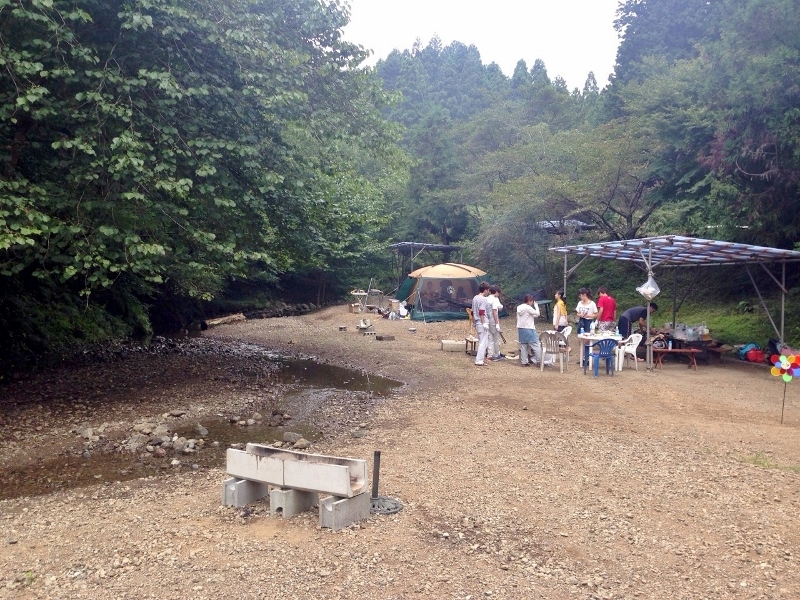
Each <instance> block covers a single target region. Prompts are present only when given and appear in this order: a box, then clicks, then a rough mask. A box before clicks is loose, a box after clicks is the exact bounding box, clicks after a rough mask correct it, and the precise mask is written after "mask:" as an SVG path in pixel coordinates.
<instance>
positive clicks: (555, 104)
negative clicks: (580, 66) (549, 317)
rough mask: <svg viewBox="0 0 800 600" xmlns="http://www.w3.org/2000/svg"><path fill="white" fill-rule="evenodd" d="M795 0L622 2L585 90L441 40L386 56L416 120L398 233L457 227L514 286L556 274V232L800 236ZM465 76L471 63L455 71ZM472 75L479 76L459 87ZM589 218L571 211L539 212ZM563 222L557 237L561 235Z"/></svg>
mask: <svg viewBox="0 0 800 600" xmlns="http://www.w3.org/2000/svg"><path fill="white" fill-rule="evenodd" d="M798 9H800V2H798V1H797V0H735V1H734V0H712V1H710V2H709V1H708V0H628V1H627V2H624V3H622V4H621V6H620V9H619V10H618V20H617V22H616V27H617V29H618V32H619V34H620V38H621V44H620V47H619V51H618V56H617V65H616V67H615V72H614V73H613V74H611V77H610V81H609V83H608V84H607V85H605V86H604V87H602V89H601V84H599V81H604V80H606V74H595V73H588V74H587V79H586V83H585V85H584V86H583V88H582V89H573V90H568V89H567V87H566V85H565V83H564V81H563V80H559V79H555V80H551V79H550V78H549V77H548V74H547V69H546V65H544V64H543V63H542V62H541V61H538V60H537V61H535V63H534V64H533V65H532V66H531V67H530V68H528V65H526V64H525V62H524V61H520V62H519V64H518V65H517V68H516V69H515V71H514V73H513V75H512V76H511V77H504V76H503V75H502V73H499V71H498V69H497V67H496V65H488V66H487V65H482V64H481V62H480V57H479V52H478V49H476V48H474V47H473V48H465V47H464V46H463V45H462V44H459V43H453V44H451V45H450V46H448V47H442V45H441V43H440V42H439V40H437V39H434V40H431V42H430V43H429V44H428V45H427V46H426V47H424V48H423V47H421V45H419V44H418V45H417V46H416V47H415V48H413V49H411V50H407V51H404V52H399V51H396V52H394V53H392V54H391V55H390V56H388V57H387V58H386V59H385V60H383V61H381V62H379V64H378V67H377V72H378V75H379V76H380V77H381V78H382V79H383V80H384V85H385V87H386V89H387V90H391V91H399V92H401V93H402V99H401V101H400V102H399V104H396V105H394V106H393V107H392V108H391V109H390V111H389V112H388V113H387V114H388V115H389V117H390V118H391V119H392V120H394V121H397V122H399V123H402V124H403V125H405V126H406V127H407V132H406V135H405V137H404V142H403V143H404V147H405V148H406V149H407V150H408V152H409V154H410V155H411V156H412V157H413V160H414V165H413V166H412V168H411V183H410V185H409V196H408V201H409V203H410V206H409V207H408V209H407V210H405V211H403V212H402V216H401V217H396V218H394V220H393V221H392V225H391V227H392V230H391V233H392V235H394V236H398V237H410V236H416V238H417V240H418V241H429V242H437V243H455V244H460V245H463V246H465V247H467V248H468V249H469V251H470V252H469V254H470V259H471V260H472V261H475V262H477V263H479V264H481V266H482V267H484V268H487V269H489V270H490V271H492V272H496V273H497V272H502V273H503V274H504V279H505V280H506V282H510V283H511V284H512V288H515V289H521V288H522V287H525V286H528V287H530V286H534V287H545V286H547V284H548V283H549V284H550V286H549V287H552V286H553V285H558V272H559V271H560V267H559V266H558V265H554V264H553V257H551V256H549V254H548V253H547V251H546V249H547V247H549V246H552V245H556V244H562V243H569V242H570V241H573V240H575V239H577V236H578V235H580V236H581V239H583V240H587V239H602V240H606V239H612V240H613V239H626V238H631V237H642V236H646V235H657V234H663V233H676V234H684V235H693V236H699V237H712V238H715V239H724V240H730V241H739V242H746V243H754V244H761V245H768V246H777V247H781V248H793V247H794V246H795V244H796V243H797V234H798V227H800V216H798V201H800V198H798V187H797V186H798V179H800V151H799V150H800V146H799V145H798V142H800V120H799V119H800V87H798V83H797V82H798V81H800V77H799V76H800V16H799V15H800V10H798ZM462 73H463V74H464V75H463V77H459V76H458V75H457V74H462ZM465 83H468V85H467V87H466V88H465ZM570 220H577V221H580V222H583V223H587V224H589V226H590V227H589V228H588V231H587V229H586V228H584V229H582V230H581V232H580V233H578V232H577V231H574V230H571V229H570V228H569V227H560V228H554V227H547V228H546V229H543V228H541V227H539V226H537V223H540V222H542V221H546V222H549V223H556V224H559V223H564V222H565V221H570ZM554 231H559V232H560V234H561V235H557V236H554V234H553V232H554Z"/></svg>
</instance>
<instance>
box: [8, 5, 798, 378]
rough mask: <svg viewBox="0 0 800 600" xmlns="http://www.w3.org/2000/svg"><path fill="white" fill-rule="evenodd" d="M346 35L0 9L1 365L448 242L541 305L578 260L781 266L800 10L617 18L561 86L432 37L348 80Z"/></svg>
mask: <svg viewBox="0 0 800 600" xmlns="http://www.w3.org/2000/svg"><path fill="white" fill-rule="evenodd" d="M348 16H349V15H348V8H347V6H346V4H344V3H341V2H339V1H338V0H334V1H330V0H295V1H294V2H291V3H286V2H283V1H278V0H214V1H213V2H212V1H211V0H128V1H126V2H121V1H119V0H106V1H102V2H101V1H98V0H69V1H61V0H0V60H1V61H2V64H3V67H4V68H3V71H2V75H0V135H2V138H3V144H2V169H3V172H2V179H0V282H1V285H0V348H2V356H0V359H2V360H3V361H4V362H5V363H6V364H7V365H8V364H11V363H15V362H18V361H20V360H22V359H24V358H26V357H32V356H39V355H41V354H43V353H45V352H50V351H59V350H61V349H63V348H67V347H74V345H75V343H76V342H81V341H82V342H91V341H95V340H101V339H104V338H107V337H113V336H121V335H128V334H130V333H133V332H149V331H152V330H153V328H154V326H155V327H156V328H161V329H168V328H170V327H176V326H184V325H185V324H186V323H187V322H188V321H190V320H192V319H196V318H198V317H199V316H203V314H207V313H208V312H209V311H213V310H215V307H216V309H219V307H221V306H226V304H225V303H230V302H234V301H236V300H237V299H238V298H239V297H240V296H241V295H242V294H247V295H248V296H249V297H251V298H252V297H258V298H260V299H261V300H263V301H268V300H270V299H286V300H292V301H304V302H314V303H316V304H324V303H326V302H331V301H337V300H340V299H341V298H343V297H344V295H345V294H346V292H347V290H348V289H350V288H351V287H353V286H365V285H366V283H367V282H368V281H369V280H370V278H372V277H375V278H376V279H377V281H379V282H381V286H382V287H388V288H389V289H391V286H392V282H393V277H394V274H393V273H392V272H391V270H392V269H391V258H390V255H389V254H388V252H387V246H388V245H389V244H391V243H393V242H398V241H416V242H433V243H437V244H455V245H458V246H461V247H463V248H464V257H465V262H472V263H475V264H478V265H480V266H481V267H483V268H485V269H486V270H488V271H490V272H492V273H493V274H494V275H495V277H496V278H497V279H498V280H500V281H502V283H503V284H504V287H505V289H507V290H509V291H510V292H511V293H513V292H518V291H520V290H523V289H533V288H537V289H538V288H544V289H547V290H548V291H551V290H552V289H554V288H555V287H559V286H560V283H561V265H560V262H559V261H558V260H557V259H556V257H554V256H550V254H553V253H548V251H547V249H548V248H549V247H551V246H554V245H564V244H568V243H573V242H575V241H578V240H580V241H588V240H613V239H627V238H632V237H643V236H648V235H658V234H663V233H675V234H683V235H692V236H698V237H711V238H714V239H722V240H729V241H738V242H746V243H754V244H759V245H766V246H775V247H780V248H789V249H793V248H794V249H800V248H798V247H797V239H798V229H799V228H800V197H799V196H798V183H799V182H800V83H798V82H800V0H627V1H625V2H621V3H620V7H619V10H618V13H617V17H618V18H617V21H616V27H617V30H618V33H619V35H620V46H619V50H618V54H617V64H616V66H615V69H614V72H613V73H611V74H595V73H587V77H586V82H585V84H584V86H583V87H582V88H581V89H578V88H576V89H573V90H570V89H568V88H567V85H566V83H565V82H564V81H563V80H562V79H559V78H555V79H551V78H550V77H549V75H548V73H547V67H546V65H545V64H544V63H543V62H542V61H541V60H536V61H535V62H534V64H533V65H531V66H530V67H529V66H528V65H527V64H526V63H525V61H523V60H520V61H519V63H518V64H517V66H516V68H515V70H514V72H513V74H511V76H506V75H505V74H503V73H502V71H501V70H500V69H499V67H498V66H497V65H496V64H489V65H485V64H484V63H483V62H482V59H481V56H480V52H479V49H478V48H476V47H474V46H465V45H464V44H461V43H458V42H453V43H452V44H450V45H448V46H444V45H443V44H442V43H441V41H440V40H438V39H436V38H434V39H432V40H430V41H429V42H428V43H427V44H426V45H423V44H422V43H421V42H419V41H418V42H417V43H416V44H415V45H414V47H413V48H411V49H408V50H402V51H400V50H396V51H394V52H392V53H391V54H390V55H389V56H387V57H385V58H382V59H381V60H379V61H378V64H377V65H376V67H374V68H371V67H367V66H366V63H365V60H366V58H367V57H368V52H367V50H365V49H364V48H361V47H359V46H356V45H353V44H351V43H348V42H346V41H344V40H343V38H342V27H343V26H344V25H345V24H346V23H347V21H348ZM587 51H591V49H590V48H587ZM607 76H608V80H607V82H605V83H604V80H605V79H606V77H607ZM573 221H580V222H582V223H586V224H588V225H589V226H588V227H582V228H580V230H578V229H575V228H571V227H569V226H567V224H569V223H570V222H573ZM546 223H549V224H550V225H551V226H543V224H546ZM553 225H557V226H553ZM631 276H633V277H640V275H637V274H631V273H630V272H628V271H626V269H625V268H623V267H620V266H619V265H595V266H593V268H592V269H591V270H590V271H589V274H588V275H586V276H585V278H584V279H585V280H584V281H582V282H583V283H588V284H590V285H592V284H594V285H597V284H599V283H608V282H611V283H612V287H613V284H614V283H617V284H621V282H625V281H628V282H629V281H630V278H631ZM764 277H767V276H766V275H764ZM789 279H790V285H791V286H792V287H794V286H796V284H797V280H798V273H797V270H796V269H795V270H793V271H792V272H791V273H789ZM638 283H641V282H637V284H638ZM704 284H705V289H704V292H703V293H704V294H705V295H708V294H713V295H714V296H715V297H722V298H724V297H727V296H729V295H733V297H734V298H735V294H733V292H734V290H740V289H741V287H743V286H744V285H747V286H749V285H750V283H749V281H747V280H746V278H745V280H744V281H743V280H742V278H741V277H740V276H739V275H736V276H731V275H730V273H728V274H722V273H721V274H718V275H716V274H715V275H714V276H713V277H710V278H706V281H705V282H704ZM676 285H677V284H676ZM627 287H631V288H632V287H633V286H627ZM795 292H796V290H793V292H792V294H791V295H790V296H791V298H794V299H795V300H797V299H798V298H797V294H796V293H795ZM622 295H623V300H627V298H625V297H624V293H623V294H622ZM749 295H752V292H749ZM791 298H790V299H791ZM630 300H631V301H633V300H635V298H634V297H633V296H631V297H630ZM227 305H230V304H227ZM791 327H793V328H794V329H792V330H791V333H792V335H793V336H794V337H795V339H800V324H797V323H794V324H793V325H791ZM789 338H790V340H791V336H789Z"/></svg>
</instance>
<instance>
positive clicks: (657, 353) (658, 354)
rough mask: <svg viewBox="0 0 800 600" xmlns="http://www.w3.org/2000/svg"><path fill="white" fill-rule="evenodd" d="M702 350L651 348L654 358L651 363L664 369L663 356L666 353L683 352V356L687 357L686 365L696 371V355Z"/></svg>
mask: <svg viewBox="0 0 800 600" xmlns="http://www.w3.org/2000/svg"><path fill="white" fill-rule="evenodd" d="M701 352H702V350H698V349H697V348H672V349H671V350H670V349H669V348H653V358H654V359H655V361H654V363H653V367H658V368H659V369H662V370H663V369H664V356H666V355H667V354H683V355H684V356H686V357H688V358H689V365H688V367H689V368H690V369H691V368H692V367H694V370H695V371H697V355H698V354H700V353H701Z"/></svg>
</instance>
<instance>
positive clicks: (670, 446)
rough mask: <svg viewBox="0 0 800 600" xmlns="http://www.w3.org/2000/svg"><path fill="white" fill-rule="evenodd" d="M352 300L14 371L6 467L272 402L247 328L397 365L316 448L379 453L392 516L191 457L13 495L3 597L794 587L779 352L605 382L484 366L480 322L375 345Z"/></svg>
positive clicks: (380, 368)
mask: <svg viewBox="0 0 800 600" xmlns="http://www.w3.org/2000/svg"><path fill="white" fill-rule="evenodd" d="M357 320H358V319H357V317H356V316H355V315H350V314H347V313H345V312H344V308H342V307H334V308H330V309H326V310H324V311H321V312H319V313H316V314H313V315H305V316H303V317H286V318H280V319H269V320H258V321H248V322H244V323H238V324H234V325H228V326H221V327H218V328H214V329H212V330H209V331H207V332H205V335H204V341H203V343H202V344H201V347H204V348H207V350H208V351H207V352H205V353H204V352H199V353H190V354H188V355H187V354H183V353H181V352H176V353H175V354H171V355H167V356H166V357H165V356H163V355H162V356H150V355H143V356H134V357H132V356H127V357H125V358H124V359H123V360H117V361H108V362H99V363H98V364H94V365H92V366H79V365H76V366H73V367H71V368H70V369H62V370H59V371H54V372H48V373H43V374H41V375H38V376H36V377H34V378H33V379H31V380H28V381H20V382H17V383H15V384H13V385H12V386H7V388H5V389H3V390H0V394H3V398H2V401H3V402H2V403H0V407H2V408H3V409H4V410H3V415H2V420H0V433H1V434H2V439H3V440H4V443H3V444H2V447H0V461H1V462H0V464H1V465H2V468H3V469H4V470H5V471H6V472H11V471H13V469H14V468H17V467H20V468H21V467H23V466H25V465H28V466H30V464H31V463H32V462H33V463H34V464H35V462H36V461H46V460H49V459H50V458H51V457H52V456H54V455H63V454H66V453H70V452H72V453H74V452H76V451H78V450H81V448H86V447H87V444H92V443H93V442H92V441H91V440H90V439H86V438H85V437H81V435H80V433H76V429H78V430H80V429H81V428H86V427H89V428H95V430H96V431H99V428H101V427H103V425H105V427H103V429H102V435H100V436H97V437H98V438H100V439H98V440H96V441H95V442H94V443H93V444H94V445H93V446H92V448H93V450H92V451H93V452H101V451H103V448H106V450H107V451H109V452H113V451H114V450H113V449H114V448H117V449H118V448H119V443H120V442H121V441H124V440H125V439H126V438H127V436H131V435H132V431H133V430H132V428H133V426H134V425H135V424H137V423H141V422H142V421H143V420H150V421H152V422H153V423H166V424H167V425H170V426H172V425H171V424H174V422H175V421H180V420H181V419H188V420H189V421H191V420H193V419H196V418H199V417H200V416H202V415H207V414H213V413H220V414H232V413H235V412H245V411H250V410H263V409H264V408H265V407H267V408H268V407H270V406H274V405H275V404H276V403H278V404H280V401H281V400H280V396H281V393H282V388H280V387H279V386H275V385H273V384H272V383H270V380H269V377H267V376H266V374H265V376H264V377H260V376H259V377H256V376H254V375H253V373H256V374H258V373H261V372H262V370H264V369H266V366H265V362H266V361H264V359H263V356H261V355H259V353H258V352H254V353H249V354H247V355H246V356H241V355H237V353H235V352H233V353H231V352H227V353H226V352H225V349H226V348H229V347H234V346H235V344H231V345H230V346H229V345H228V342H230V341H233V340H235V341H236V342H237V343H240V342H242V341H246V342H248V344H251V345H252V348H256V349H258V350H259V352H262V351H263V349H265V348H268V349H276V350H279V351H281V352H290V353H308V354H313V355H314V356H315V357H316V358H317V360H318V361H319V362H324V363H330V364H339V365H345V366H349V367H352V368H355V369H358V370H360V371H364V372H367V373H373V374H380V375H384V376H387V377H391V378H394V379H397V380H400V381H403V382H404V383H405V385H404V386H403V387H402V388H400V389H399V390H398V391H396V392H394V393H393V394H391V395H390V396H389V397H388V398H386V399H373V398H366V397H365V396H364V395H363V394H351V395H344V396H343V397H342V398H337V399H336V400H335V401H333V404H332V405H331V406H327V407H326V409H325V410H327V413H325V416H324V419H327V420H335V421H336V422H337V423H338V426H337V427H331V428H329V429H327V430H325V431H324V433H323V435H321V436H320V438H319V439H318V440H317V441H315V443H314V444H313V446H312V451H313V452H320V453H328V454H334V455H337V456H352V457H356V458H365V459H371V457H372V454H373V451H374V450H376V449H380V450H381V452H382V457H381V479H380V485H381V489H380V493H381V494H382V495H387V496H391V497H393V498H397V499H398V500H400V501H401V502H402V503H403V505H404V508H403V510H402V511H401V512H400V513H397V514H395V515H388V516H373V517H371V518H370V519H369V520H368V521H365V522H364V523H362V524H360V525H359V526H354V527H351V528H347V529H345V530H342V531H339V532H332V531H330V530H327V529H320V528H318V525H317V516H316V514H315V513H305V514H303V515H300V516H297V517H294V518H291V519H287V520H279V519H273V518H270V517H269V507H268V504H267V502H266V501H264V502H257V503H254V504H252V505H249V506H248V507H246V508H245V509H234V508H225V507H222V506H220V498H221V482H222V480H223V478H224V477H225V475H224V472H223V469H221V468H218V467H208V468H206V467H202V466H201V467H200V468H194V469H193V468H192V467H191V466H190V465H189V463H190V462H191V460H188V461H187V460H184V461H182V464H181V465H179V466H177V467H174V468H173V467H170V468H159V469H157V470H154V472H153V474H152V475H148V476H144V477H139V478H136V479H132V480H128V481H111V480H104V482H103V483H97V484H95V485H91V486H88V487H82V488H75V489H65V490H56V491H53V492H52V493H48V494H45V495H37V496H22V497H17V498H11V499H7V500H3V501H0V530H1V531H2V534H0V598H96V597H107V598H131V599H133V598H137V599H140V598H159V599H160V598H165V597H178V598H219V597H233V598H276V597H277V598H286V599H289V598H302V599H304V600H305V599H308V598H330V599H339V598H341V599H344V598H353V599H355V598H359V599H363V598H386V599H390V598H397V599H400V598H437V599H438V598H458V599H466V598H472V599H477V598H508V599H515V598H548V599H549V598H587V599H589V598H592V599H595V598H598V599H599V598H646V599H650V598H653V599H665V600H666V599H669V600H673V599H678V598H687V599H689V598H698V599H700V598H770V599H771V598H787V599H793V598H798V597H800V575H799V573H800V569H799V568H798V559H800V527H799V525H800V510H798V509H800V436H798V428H800V402H798V399H797V391H798V390H800V388H798V389H797V390H796V389H795V388H794V387H793V385H796V384H794V382H793V383H790V384H789V386H788V390H787V405H786V415H785V419H784V424H783V425H781V424H780V410H781V399H782V394H783V385H782V384H781V383H779V382H778V381H777V379H776V378H773V377H771V376H770V374H769V371H768V369H767V368H766V367H764V368H755V367H752V366H750V365H745V364H739V363H736V362H723V363H721V364H717V363H712V364H711V365H702V364H701V365H700V368H699V369H698V371H697V372H694V371H691V370H688V369H686V367H685V366H684V365H683V364H682V363H670V364H667V365H665V368H664V370H663V371H662V372H652V373H651V372H648V371H647V370H646V369H643V368H641V367H640V370H639V371H638V372H637V371H635V370H631V369H626V370H625V371H623V372H622V373H617V374H616V376H615V377H613V378H611V377H605V376H603V375H601V377H600V378H598V379H594V378H593V377H591V375H589V376H584V375H583V373H582V371H580V370H579V369H578V367H577V366H576V365H574V364H570V365H568V368H567V372H566V373H564V374H561V373H559V371H558V368H555V369H552V368H548V369H545V371H544V372H540V371H539V370H538V369H530V368H529V369H521V368H520V367H519V364H518V363H515V362H514V361H504V362H501V363H496V364H492V365H490V366H489V367H488V368H484V369H477V368H475V367H473V366H472V364H471V359H470V358H469V357H467V356H465V355H464V354H462V353H449V352H442V351H440V350H439V346H440V344H439V340H441V339H459V338H463V336H464V333H465V329H466V324H465V323H464V322H460V323H435V324H427V325H426V324H414V326H415V327H416V328H417V331H416V333H410V332H409V331H408V327H409V323H408V322H405V321H395V322H390V321H385V320H382V321H378V322H377V323H376V328H377V329H378V332H379V333H381V334H387V335H395V336H396V340H395V341H376V340H374V339H371V338H367V337H363V336H360V335H359V334H357V333H356V332H355V331H354V325H355V323H356V321H357ZM339 325H347V326H348V331H346V332H340V331H339ZM505 333H506V338H508V339H509V341H512V340H513V338H514V337H515V335H514V331H513V329H510V327H509V326H506V332H505ZM203 344H206V345H205V346H204V345H203ZM136 374H138V375H136ZM76 403H77V404H76ZM176 408H180V409H181V410H182V411H184V413H182V414H181V415H180V416H179V417H174V416H169V415H168V412H169V411H171V410H174V409H176ZM165 415H167V416H165ZM96 431H95V432H96ZM84 433H85V431H84ZM356 434H358V435H356ZM253 441H261V440H253ZM104 442H105V446H104V445H103V443H104ZM202 452H204V450H200V453H202ZM4 485H6V484H4Z"/></svg>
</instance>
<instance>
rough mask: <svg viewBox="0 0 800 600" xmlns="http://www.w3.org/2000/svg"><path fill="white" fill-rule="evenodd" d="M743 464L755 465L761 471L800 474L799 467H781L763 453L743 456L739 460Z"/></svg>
mask: <svg viewBox="0 0 800 600" xmlns="http://www.w3.org/2000/svg"><path fill="white" fill-rule="evenodd" d="M740 460H741V461H742V462H743V463H747V464H749V465H755V466H756V467H761V468H763V469H780V470H782V471H792V472H793V473H800V465H788V466H783V467H782V466H781V465H779V464H778V463H776V462H775V461H774V460H772V459H771V458H770V457H769V456H767V454H766V453H765V452H756V453H755V454H753V455H751V456H745V457H743V458H741V459H740Z"/></svg>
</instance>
